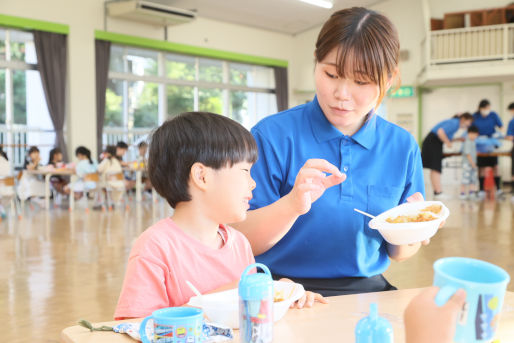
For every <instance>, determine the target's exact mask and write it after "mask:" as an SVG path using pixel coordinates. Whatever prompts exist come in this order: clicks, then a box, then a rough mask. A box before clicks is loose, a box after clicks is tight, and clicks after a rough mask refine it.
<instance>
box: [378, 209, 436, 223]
mask: <svg viewBox="0 0 514 343" xmlns="http://www.w3.org/2000/svg"><path fill="white" fill-rule="evenodd" d="M435 219H437V218H436V217H434V216H433V215H431V214H430V213H427V212H421V213H418V214H416V215H412V216H397V217H395V218H387V219H386V222H388V223H392V224H398V223H419V222H429V221H431V220H435Z"/></svg>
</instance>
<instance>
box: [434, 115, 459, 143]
mask: <svg viewBox="0 0 514 343" xmlns="http://www.w3.org/2000/svg"><path fill="white" fill-rule="evenodd" d="M459 126H460V119H459V118H452V119H447V120H443V121H442V122H440V123H439V124H437V125H436V126H434V128H433V129H432V130H431V131H432V132H433V133H435V134H436V135H437V131H438V130H439V129H443V131H444V133H445V134H446V136H447V137H448V139H449V140H452V139H453V135H455V132H457V131H458V130H459Z"/></svg>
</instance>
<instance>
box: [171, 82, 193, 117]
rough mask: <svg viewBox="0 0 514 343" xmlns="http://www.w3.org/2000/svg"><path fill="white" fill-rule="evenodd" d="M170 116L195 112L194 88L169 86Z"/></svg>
mask: <svg viewBox="0 0 514 343" xmlns="http://www.w3.org/2000/svg"><path fill="white" fill-rule="evenodd" d="M166 96H167V99H168V116H175V115H177V114H180V113H182V112H191V111H193V110H194V88H193V87H183V86H167V87H166Z"/></svg>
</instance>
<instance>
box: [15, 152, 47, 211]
mask: <svg viewBox="0 0 514 343" xmlns="http://www.w3.org/2000/svg"><path fill="white" fill-rule="evenodd" d="M40 162H41V156H40V155H39V149H38V148H37V147H36V146H31V147H30V149H29V151H28V153H27V159H25V164H24V165H23V169H24V170H38V169H39V168H40V167H41V165H40ZM44 196H45V182H44V181H43V177H42V176H41V175H33V174H29V173H26V172H23V173H22V176H21V179H20V183H19V185H18V197H19V198H20V199H21V200H22V201H25V200H27V199H29V198H30V200H31V201H32V200H33V201H34V202H36V203H37V204H38V205H39V206H40V207H44V206H45V202H44V200H43V199H42V198H43V197H44Z"/></svg>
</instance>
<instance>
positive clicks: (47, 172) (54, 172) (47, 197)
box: [24, 168, 75, 209]
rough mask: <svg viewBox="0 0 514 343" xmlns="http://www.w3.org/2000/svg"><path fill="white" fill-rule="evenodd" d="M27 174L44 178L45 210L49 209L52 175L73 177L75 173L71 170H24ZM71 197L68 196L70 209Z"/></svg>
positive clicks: (71, 204)
mask: <svg viewBox="0 0 514 343" xmlns="http://www.w3.org/2000/svg"><path fill="white" fill-rule="evenodd" d="M24 172H27V173H28V174H32V175H44V176H45V208H46V209H49V208H50V178H51V177H52V176H54V175H60V176H73V175H75V172H74V171H73V170H71V169H45V168H43V169H37V170H25V171H24ZM73 200H74V199H73V195H71V196H70V208H73V205H74V204H73Z"/></svg>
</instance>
